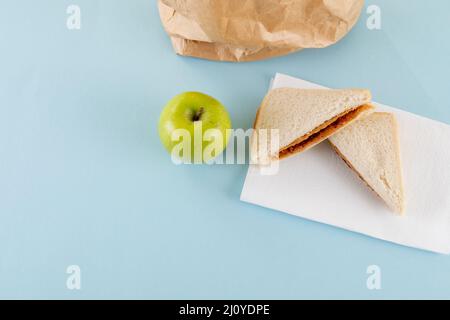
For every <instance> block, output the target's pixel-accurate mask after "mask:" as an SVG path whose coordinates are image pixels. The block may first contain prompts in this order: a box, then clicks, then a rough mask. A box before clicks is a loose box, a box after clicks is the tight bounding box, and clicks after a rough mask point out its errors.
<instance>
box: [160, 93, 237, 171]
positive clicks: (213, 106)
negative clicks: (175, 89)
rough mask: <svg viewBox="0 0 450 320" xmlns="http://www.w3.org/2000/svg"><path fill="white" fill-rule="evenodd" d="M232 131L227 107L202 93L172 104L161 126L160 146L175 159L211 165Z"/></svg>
mask: <svg viewBox="0 0 450 320" xmlns="http://www.w3.org/2000/svg"><path fill="white" fill-rule="evenodd" d="M230 129H231V120H230V116H229V114H228V112H227V110H226V109H225V107H224V106H223V105H222V104H221V103H220V102H219V101H218V100H216V99H214V98H213V97H210V96H208V95H206V94H203V93H200V92H185V93H182V94H179V95H177V96H176V97H174V98H173V99H172V100H170V101H169V102H168V103H167V105H166V106H165V107H164V109H163V111H162V113H161V116H160V119H159V126H158V130H159V136H160V139H161V142H162V144H163V145H164V147H165V148H166V149H167V151H169V153H171V155H172V157H175V158H178V159H182V160H183V161H184V162H190V163H205V162H210V161H211V160H213V159H214V158H215V157H217V156H218V155H219V154H221V153H222V152H223V150H224V149H225V147H226V146H227V144H228V140H229V138H230V132H231V130H230ZM180 150H181V151H180Z"/></svg>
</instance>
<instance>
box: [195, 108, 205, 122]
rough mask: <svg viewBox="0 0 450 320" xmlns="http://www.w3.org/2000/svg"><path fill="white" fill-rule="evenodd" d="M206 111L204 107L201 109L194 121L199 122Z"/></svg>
mask: <svg viewBox="0 0 450 320" xmlns="http://www.w3.org/2000/svg"><path fill="white" fill-rule="evenodd" d="M204 111H205V109H204V108H203V107H200V109H198V111H197V112H196V113H195V115H194V118H193V119H192V120H193V121H199V120H200V118H201V117H202V114H203V112H204Z"/></svg>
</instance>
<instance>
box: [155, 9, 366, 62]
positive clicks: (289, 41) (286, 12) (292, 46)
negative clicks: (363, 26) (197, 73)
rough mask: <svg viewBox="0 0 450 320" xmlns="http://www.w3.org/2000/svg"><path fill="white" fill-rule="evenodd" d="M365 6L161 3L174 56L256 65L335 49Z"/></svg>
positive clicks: (165, 26) (164, 22)
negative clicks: (312, 50) (305, 52)
mask: <svg viewBox="0 0 450 320" xmlns="http://www.w3.org/2000/svg"><path fill="white" fill-rule="evenodd" d="M363 5H364V0H159V12H160V16H161V21H162V23H163V25H164V28H165V30H166V31H167V33H168V34H169V36H170V38H171V40H172V44H173V47H174V49H175V52H176V53H178V54H180V55H185V56H193V57H198V58H204V59H210V60H221V61H254V60H261V59H266V58H270V57H275V56H280V55H285V54H288V53H291V52H295V51H298V50H301V49H303V48H323V47H327V46H329V45H331V44H334V43H336V42H337V41H339V40H340V39H342V37H344V36H345V35H346V34H347V33H348V32H349V31H350V29H351V28H352V27H353V26H354V25H355V23H356V21H357V20H358V17H359V15H360V13H361V10H362V7H363Z"/></svg>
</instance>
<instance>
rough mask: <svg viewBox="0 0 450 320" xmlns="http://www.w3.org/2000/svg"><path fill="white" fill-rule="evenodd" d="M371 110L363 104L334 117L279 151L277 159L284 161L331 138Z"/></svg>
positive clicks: (370, 107)
mask: <svg viewBox="0 0 450 320" xmlns="http://www.w3.org/2000/svg"><path fill="white" fill-rule="evenodd" d="M373 109H374V107H373V106H372V105H370V104H365V105H362V106H359V107H357V108H354V109H352V110H349V111H347V112H344V113H342V114H340V115H337V116H336V117H334V118H332V119H330V120H328V121H326V122H324V123H323V124H322V125H320V126H319V127H317V128H316V129H314V130H313V131H311V132H309V133H307V134H306V135H304V136H302V137H300V138H299V139H297V140H295V141H294V142H292V143H291V144H290V145H289V146H287V147H286V148H284V149H282V150H280V152H279V158H280V159H284V158H287V157H290V156H293V155H294V154H297V153H300V152H303V151H305V150H307V149H309V148H311V147H313V146H315V145H316V144H318V143H320V142H322V141H323V140H326V139H327V138H328V137H330V136H332V135H333V134H334V133H336V132H337V131H338V130H340V129H342V128H343V127H345V126H346V125H348V124H349V123H351V122H353V121H354V120H356V119H357V118H359V117H361V116H362V115H363V114H365V113H367V112H369V111H371V110H373Z"/></svg>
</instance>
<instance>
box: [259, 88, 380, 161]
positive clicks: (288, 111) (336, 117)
mask: <svg viewBox="0 0 450 320" xmlns="http://www.w3.org/2000/svg"><path fill="white" fill-rule="evenodd" d="M370 102H371V94H370V91H369V90H363V89H346V90H326V89H296V88H278V89H274V90H271V91H270V92H269V93H268V94H267V96H266V97H265V98H264V100H263V102H262V104H261V106H260V108H259V110H258V112H257V115H256V119H255V123H254V129H255V130H254V134H253V138H252V147H251V152H252V160H253V161H255V162H257V163H259V164H266V163H268V162H270V161H271V160H273V159H283V158H286V157H289V156H292V155H294V154H297V153H300V152H303V151H305V150H307V149H309V148H311V147H313V146H315V145H316V144H318V143H320V142H322V141H324V140H326V139H327V138H328V137H330V136H331V135H333V134H335V133H336V132H337V131H339V130H340V129H342V128H344V127H345V126H347V125H349V124H350V123H352V122H353V121H355V120H357V119H359V118H361V117H362V116H364V115H366V114H368V113H370V112H371V111H372V109H373V107H372V106H371V105H370ZM263 129H265V130H263ZM274 130H275V131H276V132H277V135H276V137H277V141H276V142H277V143H276V144H274V143H273V142H274V141H273V135H271V134H270V132H272V131H274ZM261 132H264V133H265V134H267V132H269V134H268V138H267V140H266V139H258V138H260V136H261ZM258 140H260V141H259V142H258ZM271 140H272V141H271ZM261 141H263V142H264V143H261ZM274 145H276V146H277V147H276V148H273V146H274Z"/></svg>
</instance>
